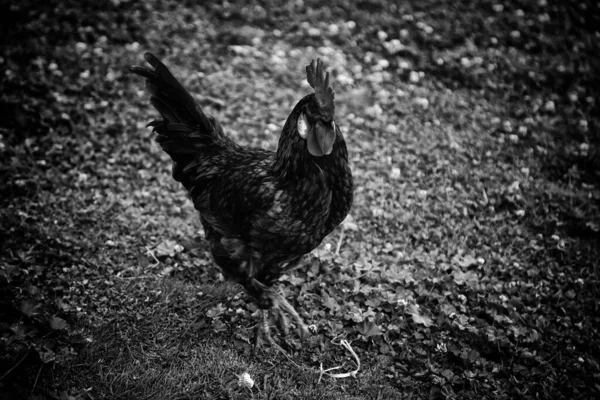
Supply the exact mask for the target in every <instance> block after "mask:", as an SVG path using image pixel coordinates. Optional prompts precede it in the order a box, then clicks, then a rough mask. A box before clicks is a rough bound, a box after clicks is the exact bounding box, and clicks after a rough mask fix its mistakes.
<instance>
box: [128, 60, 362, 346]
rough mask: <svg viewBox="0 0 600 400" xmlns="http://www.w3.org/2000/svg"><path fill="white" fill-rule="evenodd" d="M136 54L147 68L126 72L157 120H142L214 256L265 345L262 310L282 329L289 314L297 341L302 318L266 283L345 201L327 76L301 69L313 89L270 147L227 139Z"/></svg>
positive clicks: (312, 243) (340, 215)
mask: <svg viewBox="0 0 600 400" xmlns="http://www.w3.org/2000/svg"><path fill="white" fill-rule="evenodd" d="M145 59H146V61H148V63H149V64H150V65H151V66H152V67H153V69H150V68H146V67H141V66H133V67H131V68H130V71H131V72H134V73H136V74H138V75H141V76H142V77H145V78H146V90H147V91H148V92H149V93H150V95H151V97H150V102H151V103H152V105H153V106H154V107H155V108H156V110H157V111H158V112H159V113H160V114H161V116H162V119H159V120H155V121H152V122H150V124H149V126H153V127H154V131H155V132H156V133H157V138H156V140H157V142H158V143H159V144H160V146H161V147H162V148H163V150H164V151H165V152H167V153H168V154H169V156H170V157H171V159H172V160H173V178H174V179H175V180H176V181H178V182H180V183H181V184H182V185H183V186H184V187H185V189H187V191H188V193H189V195H190V197H191V199H192V201H193V203H194V207H195V208H196V210H197V211H198V212H199V214H200V220H201V222H202V225H203V227H204V231H205V236H206V239H207V240H208V242H209V244H210V252H211V254H212V256H213V258H214V261H215V262H216V264H217V265H218V266H219V267H220V268H221V270H222V272H223V275H224V276H225V277H226V278H228V279H230V280H232V281H235V282H237V283H239V284H241V285H242V286H243V287H244V288H245V290H246V291H247V292H248V294H249V295H250V296H251V297H253V298H254V300H255V301H256V303H257V305H258V307H259V308H260V309H262V316H263V321H262V324H259V328H260V329H261V330H262V332H263V333H264V334H265V335H266V336H267V339H268V340H269V341H270V342H271V343H273V340H272V338H271V336H270V333H269V328H268V315H267V313H268V312H269V310H270V312H272V313H273V314H272V315H273V316H274V317H276V318H277V319H278V320H279V322H280V325H281V326H282V328H283V330H284V332H285V333H287V332H288V327H289V319H288V317H291V318H292V319H293V321H294V322H295V325H296V327H297V329H298V331H299V334H300V336H301V338H304V337H306V335H307V334H308V330H307V326H306V325H305V324H304V322H303V320H302V318H301V317H300V315H299V314H298V313H297V312H296V310H295V309H294V308H293V307H292V306H291V305H290V304H289V303H288V302H287V301H286V300H285V299H284V298H283V297H282V296H281V295H279V294H278V293H277V291H276V290H275V289H274V287H273V286H274V284H275V283H276V281H277V280H278V279H279V278H280V277H281V276H282V275H283V274H284V273H287V272H288V271H290V270H292V269H293V268H295V267H296V266H298V264H299V261H300V258H301V257H302V256H303V255H304V254H306V253H309V252H310V251H311V250H313V249H314V248H316V247H317V246H318V245H319V244H320V243H321V241H322V240H323V239H324V238H325V236H327V235H328V234H329V233H330V232H332V231H333V230H334V229H335V228H336V227H337V226H338V225H339V224H340V223H341V222H342V221H343V220H344V218H345V217H346V216H347V214H348V212H349V211H350V207H351V205H352V199H353V182H352V173H351V170H350V167H349V165H348V151H347V149H346V142H345V141H344V137H343V135H342V132H341V131H340V129H339V128H338V126H337V124H336V122H335V120H334V114H335V106H334V93H333V90H332V88H331V86H330V85H329V73H328V72H326V71H325V68H324V66H323V63H322V62H321V61H320V60H317V61H316V62H315V61H314V60H313V61H312V63H311V64H310V65H308V66H307V67H306V73H307V80H308V83H309V84H310V86H311V87H312V88H313V89H314V93H311V94H309V95H307V96H305V97H304V98H302V99H301V100H300V101H299V102H298V103H297V104H296V106H295V107H294V109H293V110H292V112H291V113H290V115H289V116H288V118H287V121H286V122H285V125H284V126H283V129H282V131H281V136H280V138H279V144H278V147H277V151H276V152H272V151H267V150H262V149H255V148H248V147H243V146H240V145H238V144H236V143H234V142H233V140H232V139H230V138H229V137H227V136H226V135H225V134H224V132H223V130H222V128H221V125H220V124H219V122H218V121H217V120H216V119H215V118H213V117H211V116H210V115H207V114H205V113H204V112H203V111H202V109H201V108H200V107H199V106H198V104H196V102H195V101H194V99H193V98H192V96H190V94H189V93H188V92H187V91H186V90H185V89H184V88H183V87H182V86H181V84H180V83H179V82H178V81H177V80H176V79H175V78H174V77H173V75H172V74H171V73H170V72H169V70H168V69H167V67H166V66H165V65H164V64H162V63H161V62H160V60H158V59H157V58H156V57H155V56H153V55H152V54H150V53H146V54H145ZM286 314H287V316H286Z"/></svg>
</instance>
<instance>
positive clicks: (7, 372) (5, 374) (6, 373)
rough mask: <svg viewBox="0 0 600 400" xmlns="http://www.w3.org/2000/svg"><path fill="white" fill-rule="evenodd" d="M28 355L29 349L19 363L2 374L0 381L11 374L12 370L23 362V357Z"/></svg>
mask: <svg viewBox="0 0 600 400" xmlns="http://www.w3.org/2000/svg"><path fill="white" fill-rule="evenodd" d="M28 355H29V349H28V350H27V352H26V353H25V355H24V356H23V357H21V359H20V360H19V362H17V363H16V364H15V365H13V366H12V368H11V369H9V370H8V371H6V372H5V373H4V375H2V376H1V377H0V381H1V380H2V379H4V378H6V376H8V374H10V373H11V372H12V370H13V369H15V368H17V367H18V366H19V364H21V363H22V362H23V360H25V357H27V356H28Z"/></svg>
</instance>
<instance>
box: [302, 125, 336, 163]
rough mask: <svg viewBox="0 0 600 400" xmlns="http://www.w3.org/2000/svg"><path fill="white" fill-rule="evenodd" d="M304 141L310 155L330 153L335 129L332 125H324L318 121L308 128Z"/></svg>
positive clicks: (316, 155) (317, 155)
mask: <svg viewBox="0 0 600 400" xmlns="http://www.w3.org/2000/svg"><path fill="white" fill-rule="evenodd" d="M306 141H307V146H308V152H309V153H310V154H311V155H313V156H315V157H321V156H324V155H327V154H330V153H331V151H332V150H333V143H334V142H335V130H334V128H333V126H326V125H324V124H323V123H322V122H321V121H319V122H317V123H316V125H315V126H313V127H312V129H309V131H308V135H307V137H306Z"/></svg>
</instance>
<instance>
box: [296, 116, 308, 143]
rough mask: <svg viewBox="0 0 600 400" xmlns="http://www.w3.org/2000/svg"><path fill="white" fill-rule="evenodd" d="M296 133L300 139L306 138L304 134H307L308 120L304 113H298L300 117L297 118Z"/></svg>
mask: <svg viewBox="0 0 600 400" xmlns="http://www.w3.org/2000/svg"><path fill="white" fill-rule="evenodd" d="M298 134H299V135H300V137H301V138H302V139H306V135H308V121H307V120H306V115H304V113H302V114H300V118H298Z"/></svg>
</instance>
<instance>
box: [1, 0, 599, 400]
mask: <svg viewBox="0 0 600 400" xmlns="http://www.w3.org/2000/svg"><path fill="white" fill-rule="evenodd" d="M199 3H200V2H198V4H196V2H176V1H147V2H135V1H125V0H121V1H118V0H113V1H96V2H80V1H47V2H44V3H43V4H42V3H40V2H36V1H22V2H18V3H15V4H3V5H4V7H3V9H5V10H7V11H6V12H5V13H3V17H2V18H3V22H2V24H1V25H0V26H1V27H0V29H1V32H2V36H1V38H0V43H1V46H2V53H1V54H0V66H1V72H2V74H1V77H0V102H1V107H0V110H1V112H2V118H1V119H0V193H1V195H0V204H1V206H2V207H0V227H1V229H0V302H1V304H0V330H1V338H2V339H1V341H0V349H1V351H0V360H1V362H0V393H2V396H3V397H4V398H11V399H18V398H33V399H41V398H56V399H116V398H129V399H167V398H168V399H186V398H215V399H227V398H244V399H246V398H255V399H304V398H331V399H337V398H340V399H363V398H366V399H388V398H399V399H402V398H406V399H413V398H416V399H418V398H433V399H454V398H456V399H458V398H460V399H469V398H472V399H486V398H487V399H497V398H500V399H502V398H524V399H527V398H532V399H534V398H548V399H549V398H552V399H561V398H562V399H586V398H596V397H598V396H599V395H600V385H599V384H598V382H600V366H599V364H598V360H599V359H600V346H599V332H598V326H600V321H599V319H600V318H599V316H600V312H599V310H598V295H597V293H598V290H599V287H598V286H599V285H598V279H599V277H598V275H599V271H598V268H599V265H600V263H599V262H598V260H599V259H600V250H599V249H600V210H599V208H600V183H599V176H600V150H599V149H600V134H599V133H598V123H599V108H598V101H600V100H599V99H600V97H599V96H598V91H599V88H600V82H599V77H600V59H599V57H598V54H600V52H599V50H600V49H599V48H598V47H599V43H600V33H599V32H598V26H600V17H599V16H600V10H599V9H598V3H597V2H586V1H575V2H571V1H562V2H561V1H551V0H547V1H545V0H538V1H517V0H505V1H463V2H444V1H418V2H416V1H415V2H405V3H400V2H391V1H390V2H386V1H359V2H350V1H341V0H340V1H337V0H334V1H331V2H329V3H328V4H327V5H323V4H322V2H317V1H314V2H313V1H301V0H300V1H293V2H275V1H240V2H237V1H234V2H212V1H207V2H202V4H201V5H200V4H199ZM148 50H150V51H153V52H155V53H156V54H157V55H159V56H160V57H161V58H163V59H164V61H165V62H166V63H168V65H169V66H170V67H171V68H172V70H173V72H174V73H175V74H176V75H177V76H178V77H182V78H185V79H184V85H185V86H186V87H187V88H188V89H189V90H190V91H191V92H192V93H193V94H194V95H195V96H196V99H197V101H198V102H199V104H201V105H202V107H204V108H205V109H206V110H207V112H209V113H211V114H213V115H215V116H216V117H217V118H218V119H219V120H220V121H221V123H222V124H223V126H224V127H226V130H227V133H228V134H230V135H231V136H233V137H234V138H235V140H236V141H238V142H239V143H241V144H245V145H246V144H247V145H254V146H259V147H261V146H262V147H265V148H270V149H275V147H276V145H277V136H278V133H279V129H280V127H281V124H282V122H283V120H284V119H285V117H286V116H287V114H288V113H289V110H290V109H291V107H292V106H293V104H295V102H296V101H297V100H298V99H299V98H300V96H301V95H303V94H305V93H308V91H309V90H308V88H307V86H306V85H305V84H303V82H302V77H303V71H304V66H305V65H306V64H307V63H308V61H310V60H311V59H312V58H315V57H317V56H318V57H321V59H323V60H324V61H325V62H326V64H327V65H328V66H329V68H330V70H331V71H332V77H333V81H334V82H335V83H334V85H335V90H336V103H337V107H338V108H337V111H336V113H337V115H338V117H337V118H338V120H339V122H338V124H339V125H340V127H341V128H342V129H343V130H344V133H345V135H346V140H347V143H348V148H349V150H350V154H351V155H350V158H351V162H352V169H353V173H354V176H355V180H356V185H357V187H356V193H355V203H354V206H353V209H352V211H351V215H352V217H351V218H349V219H348V220H346V221H345V223H344V224H343V226H342V227H340V228H338V229H337V230H336V231H334V232H333V233H332V234H331V235H330V236H329V237H328V238H327V239H325V241H324V242H323V244H322V245H321V246H320V247H319V248H318V249H317V250H315V251H314V252H313V253H312V254H310V255H308V256H306V257H305V259H304V261H303V264H304V265H305V266H304V267H303V268H302V269H300V270H298V271H296V272H294V273H293V274H289V275H287V276H285V277H284V278H283V279H282V281H281V282H282V290H283V291H284V295H285V297H286V298H288V299H290V300H291V301H292V302H293V304H294V306H295V307H296V309H297V310H298V311H299V312H300V314H301V315H302V317H303V318H304V320H305V321H306V322H307V323H309V324H313V325H314V326H315V329H316V333H314V334H313V335H312V336H311V337H310V338H309V339H308V340H307V342H306V343H305V344H304V345H303V346H302V347H300V346H299V343H298V342H297V341H295V340H294V338H291V339H290V340H286V339H285V338H280V339H279V343H280V344H281V346H282V347H283V348H284V350H285V351H286V353H287V356H286V355H284V354H283V353H281V352H279V351H278V350H277V349H274V348H263V349H258V350H256V349H255V348H254V346H253V340H252V339H253V332H254V328H255V327H254V324H255V318H254V317H253V315H254V314H255V313H256V312H257V309H256V307H255V306H254V304H253V303H252V302H251V301H249V299H248V297H247V296H246V295H245V294H244V293H243V291H242V290H241V288H239V287H237V286H235V285H232V284H228V283H225V282H224V281H223V280H222V278H221V277H220V274H219V273H218V269H217V268H216V267H215V266H213V264H212V262H211V260H210V259H209V257H208V253H207V248H206V244H205V243H204V242H203V241H202V231H201V229H202V228H201V226H200V224H199V222H198V221H197V218H196V215H195V213H194V210H193V207H192V205H191V203H190V201H189V200H188V199H187V198H186V196H185V193H184V191H183V190H182V189H181V188H180V187H179V186H178V184H177V183H176V182H174V181H173V180H172V178H171V176H170V162H169V160H168V156H166V155H165V154H163V153H162V151H161V150H160V149H159V148H158V146H157V145H156V144H155V143H153V137H152V135H151V133H150V130H149V129H147V128H145V124H146V123H147V122H148V121H149V120H151V119H152V118H153V117H154V116H155V113H154V111H153V110H152V109H151V107H149V105H148V99H147V96H146V95H145V94H144V93H143V90H142V87H141V82H140V80H139V79H137V78H135V77H132V76H131V75H130V74H128V72H127V67H129V66H130V65H133V64H140V63H142V55H143V53H144V52H145V51H148ZM343 341H346V342H347V343H349V345H350V346H351V347H350V348H351V349H352V351H353V352H354V353H355V355H353V354H352V353H351V352H350V351H349V349H348V348H346V347H344V346H343V345H342V343H346V342H343ZM357 360H360V370H359V371H358V372H357V373H356V374H353V375H352V374H351V373H352V372H353V371H356V370H357ZM338 366H339V367H341V368H339V369H335V370H330V371H328V372H327V373H323V370H327V369H329V368H333V367H338ZM331 374H346V375H350V376H348V377H345V378H335V377H332V376H331Z"/></svg>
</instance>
